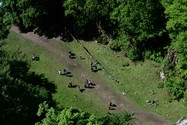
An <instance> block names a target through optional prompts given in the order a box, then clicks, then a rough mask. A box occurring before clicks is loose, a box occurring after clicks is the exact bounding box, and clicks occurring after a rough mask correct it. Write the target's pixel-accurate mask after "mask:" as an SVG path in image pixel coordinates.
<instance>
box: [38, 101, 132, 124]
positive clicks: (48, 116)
mask: <svg viewBox="0 0 187 125" xmlns="http://www.w3.org/2000/svg"><path fill="white" fill-rule="evenodd" d="M43 114H44V115H45V118H44V119H42V120H41V122H38V123H36V125H51V124H53V125H59V124H60V125H130V124H132V120H133V114H130V113H127V112H121V113H117V114H110V115H107V116H105V117H97V116H96V115H94V114H89V113H86V112H83V111H80V110H77V109H73V108H64V109H58V108H53V107H49V106H48V104H47V103H46V102H44V103H43V104H40V105H39V110H38V113H37V115H38V116H41V115H43Z"/></svg>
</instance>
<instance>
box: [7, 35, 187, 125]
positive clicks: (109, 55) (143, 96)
mask: <svg viewBox="0 0 187 125" xmlns="http://www.w3.org/2000/svg"><path fill="white" fill-rule="evenodd" d="M5 41H6V44H5V46H4V48H5V49H6V50H8V51H21V52H22V53H23V54H25V58H26V59H27V60H28V62H29V64H30V66H31V69H30V70H31V71H35V72H36V73H37V74H43V75H45V77H46V78H48V80H49V81H51V82H53V83H54V84H55V85H56V88H57V89H56V93H54V94H53V98H54V99H55V100H56V101H57V103H58V106H62V107H75V108H78V109H81V110H83V111H87V112H92V113H95V114H97V115H105V114H106V113H107V112H108V107H107V105H108V104H107V103H106V102H105V101H103V100H102V99H101V98H100V97H99V95H98V94H97V93H96V91H95V90H94V89H90V90H86V91H84V92H82V93H80V92H79V91H78V90H77V89H76V88H73V89H69V88H68V87H67V83H68V82H70V81H71V82H72V83H73V84H76V85H80V86H81V87H82V84H83V81H85V77H86V76H88V77H89V76H90V75H93V76H94V78H97V81H100V79H102V80H104V82H101V83H99V84H102V85H103V86H107V88H109V90H110V91H111V92H112V93H113V92H114V93H115V92H116V91H117V92H119V93H122V92H125V93H127V96H126V97H127V99H128V100H129V102H130V103H132V104H133V105H135V106H137V107H139V108H141V109H143V110H144V111H150V112H153V113H155V114H158V115H160V116H161V117H162V118H163V119H166V120H169V121H171V122H172V123H175V122H176V121H177V120H178V119H180V118H181V117H183V116H185V115H186V114H187V108H186V107H184V104H183V100H181V101H180V102H178V101H172V102H170V101H169V100H170V98H169V97H168V96H167V95H166V90H165V88H163V89H160V88H158V85H159V84H160V83H162V82H163V81H162V80H161V79H160V77H159V71H160V69H161V64H159V63H156V62H153V61H150V60H144V61H142V62H136V63H133V62H131V61H130V60H129V59H128V58H126V57H125V56H124V54H123V53H122V52H114V51H112V50H111V49H110V48H109V46H108V45H100V44H98V43H96V42H85V41H80V42H81V44H82V45H84V46H85V47H86V48H87V49H88V50H89V52H90V53H91V54H92V55H93V56H94V58H95V59H96V60H97V61H98V62H100V64H101V65H102V66H103V67H105V69H106V70H107V71H108V72H109V73H110V74H111V75H112V76H113V77H114V78H115V79H117V80H119V81H120V84H118V83H116V82H115V81H114V80H112V79H111V78H110V77H109V76H108V75H107V74H106V73H105V72H103V71H102V70H100V71H99V72H97V73H91V72H90V68H89V67H90V61H91V59H90V58H89V56H88V55H87V54H86V53H85V51H84V49H83V48H82V47H81V46H80V44H79V43H77V42H76V41H73V42H68V43H64V42H62V41H59V40H55V39H52V40H50V42H49V43H48V45H50V47H49V48H48V49H46V48H47V47H45V46H42V45H41V46H40V45H39V44H36V43H33V42H32V41H30V40H27V39H25V38H22V37H21V36H19V35H18V34H16V33H13V32H11V33H10V35H9V37H8V39H6V40H5ZM59 50H61V51H59ZM68 50H71V51H72V52H74V53H75V54H76V56H77V58H76V59H74V60H72V61H71V63H72V64H71V65H70V64H69V62H68V58H67V55H66V52H67V51H68ZM60 52H63V53H60ZM32 53H35V54H36V55H37V56H39V57H40V60H39V61H31V55H32ZM79 55H82V56H83V57H84V58H85V59H84V60H81V59H80V58H78V57H79ZM62 62H63V63H62ZM126 63H128V64H129V66H125V64H126ZM64 68H66V69H67V70H69V71H71V70H72V71H74V72H72V74H73V77H64V76H61V75H59V74H58V72H57V71H58V70H59V69H60V70H63V69H64ZM76 68H77V69H78V70H76ZM80 69H82V70H83V71H84V72H81V70H80ZM81 76H82V77H81ZM91 79H93V78H91ZM146 100H156V101H157V102H158V104H159V105H158V106H150V105H147V103H146Z"/></svg>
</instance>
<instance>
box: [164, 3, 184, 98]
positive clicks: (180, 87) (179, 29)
mask: <svg viewBox="0 0 187 125" xmlns="http://www.w3.org/2000/svg"><path fill="white" fill-rule="evenodd" d="M186 11H187V1H186V0H173V3H172V4H170V5H168V6H167V7H166V11H165V13H166V15H167V18H168V22H167V26H166V28H167V30H168V32H169V36H170V38H171V40H172V44H171V46H170V47H169V49H168V58H167V60H168V61H167V64H165V65H166V67H168V68H167V69H168V70H167V72H168V79H167V84H168V87H169V90H170V92H171V93H172V94H173V96H174V97H175V99H178V100H179V99H181V98H183V97H184V93H185V91H186V88H187V83H186V79H187V77H186V75H187V72H186V70H187V63H186V61H187V56H186V54H187V51H186V49H187V48H186V47H187V37H186V33H187V31H186V28H187V17H186V16H187V15H186ZM170 53H172V54H170Z"/></svg>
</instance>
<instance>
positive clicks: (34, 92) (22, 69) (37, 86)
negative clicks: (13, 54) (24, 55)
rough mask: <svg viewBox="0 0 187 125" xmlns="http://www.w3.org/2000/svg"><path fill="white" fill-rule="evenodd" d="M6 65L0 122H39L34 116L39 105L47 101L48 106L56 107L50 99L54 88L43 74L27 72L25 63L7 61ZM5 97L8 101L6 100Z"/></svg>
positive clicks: (17, 60) (22, 123) (29, 123)
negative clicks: (7, 71)
mask: <svg viewBox="0 0 187 125" xmlns="http://www.w3.org/2000/svg"><path fill="white" fill-rule="evenodd" d="M7 65H8V66H7V67H8V70H9V73H8V74H7V73H6V74H7V75H8V77H6V76H7V75H4V77H5V78H3V79H5V80H3V81H1V82H2V84H1V86H4V87H6V91H3V90H2V92H4V93H7V95H5V96H2V97H0V99H1V100H5V101H3V102H2V104H0V108H3V110H2V112H1V111H0V113H1V115H0V120H1V119H2V120H1V121H2V123H5V124H15V125H24V124H27V125H33V124H34V123H35V122H37V121H38V120H40V118H38V117H37V116H36V114H37V111H38V105H39V104H40V103H43V102H44V101H46V100H47V101H48V104H49V105H51V106H55V105H56V102H55V101H53V99H52V93H55V92H56V86H55V85H54V84H53V83H52V82H50V81H49V80H48V79H47V78H46V77H45V76H44V74H36V73H35V72H29V69H30V66H29V64H28V63H27V61H24V60H19V59H9V61H8V63H7ZM0 80H1V79H0ZM6 96H8V97H9V99H6ZM0 102H1V101H0ZM10 109H11V110H10ZM18 110H19V111H18Z"/></svg>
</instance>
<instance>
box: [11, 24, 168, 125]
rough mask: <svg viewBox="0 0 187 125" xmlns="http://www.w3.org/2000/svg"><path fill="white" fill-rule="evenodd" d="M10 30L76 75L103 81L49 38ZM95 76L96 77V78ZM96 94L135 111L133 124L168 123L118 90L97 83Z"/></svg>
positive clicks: (118, 106) (126, 109)
mask: <svg viewBox="0 0 187 125" xmlns="http://www.w3.org/2000/svg"><path fill="white" fill-rule="evenodd" d="M11 31H12V32H15V33H18V34H20V35H21V36H23V37H25V38H27V39H30V40H31V41H32V42H34V43H36V44H38V45H39V46H42V47H45V48H46V49H48V50H49V51H50V52H51V53H53V54H55V56H56V57H59V58H61V62H62V63H63V65H65V66H67V67H68V68H69V70H70V71H72V72H73V74H77V75H79V76H78V77H80V78H83V79H86V78H88V77H92V78H95V80H94V82H95V83H101V82H105V81H104V80H103V79H102V78H101V77H97V75H94V74H93V73H91V72H90V71H88V70H87V69H85V68H83V67H82V66H81V64H80V63H79V62H78V61H76V60H69V59H68V58H67V57H66V56H64V55H66V52H64V51H63V50H62V49H58V48H56V47H54V46H52V45H50V44H49V40H48V39H47V38H45V37H40V36H38V35H35V34H34V33H33V32H29V33H26V34H23V33H20V32H19V30H18V28H17V27H12V29H11ZM96 77H97V78H96ZM94 90H95V91H96V92H95V93H96V94H97V95H98V96H99V97H101V98H102V100H104V101H105V102H106V103H108V102H109V101H111V100H112V102H114V103H115V104H117V110H118V111H128V112H134V113H135V117H136V119H135V122H134V124H135V125H169V123H168V122H167V121H164V120H162V119H161V118H159V117H158V116H157V115H155V114H153V113H149V112H145V111H143V110H141V109H139V108H137V107H136V106H134V105H132V104H131V103H129V102H128V100H127V99H126V97H124V96H123V95H122V94H121V93H120V92H114V91H113V90H112V89H111V88H109V87H107V86H104V85H103V84H102V85H97V86H96V87H95V89H94Z"/></svg>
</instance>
